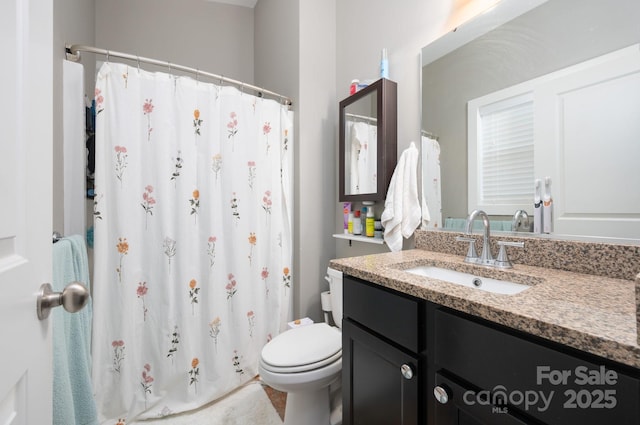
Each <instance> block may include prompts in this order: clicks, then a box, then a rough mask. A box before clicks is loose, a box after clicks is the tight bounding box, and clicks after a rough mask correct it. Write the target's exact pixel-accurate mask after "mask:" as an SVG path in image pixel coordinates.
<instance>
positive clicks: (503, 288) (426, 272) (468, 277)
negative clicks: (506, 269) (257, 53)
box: [405, 266, 530, 295]
mask: <svg viewBox="0 0 640 425" xmlns="http://www.w3.org/2000/svg"><path fill="white" fill-rule="evenodd" d="M405 271H406V272H409V273H413V274H415V275H418V276H426V277H430V278H433V279H438V280H443V281H445V282H449V283H455V284H457V285H462V286H468V287H469V288H477V289H480V290H482V291H487V292H493V293H494V294H504V295H513V294H517V293H520V292H522V291H524V290H525V289H529V288H530V286H529V285H523V284H521V283H515V282H509V281H507V280H498V279H491V278H488V277H482V276H476V275H472V274H469V273H463V272H458V271H455V270H449V269H444V268H442V267H435V266H420V267H413V268H411V269H406V270H405Z"/></svg>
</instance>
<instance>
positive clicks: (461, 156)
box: [421, 0, 640, 240]
mask: <svg viewBox="0 0 640 425" xmlns="http://www.w3.org/2000/svg"><path fill="white" fill-rule="evenodd" d="M638 16H640V2H638V1H637V0H611V1H607V2H603V1H601V0H547V1H545V0H532V1H516V0H502V1H501V2H500V3H498V5H497V6H495V7H494V8H493V9H491V10H489V11H487V12H486V13H484V14H482V15H480V16H478V17H477V18H475V19H473V20H472V21H470V22H468V23H465V24H464V25H462V26H460V27H459V28H457V29H456V31H453V32H450V33H448V34H446V35H445V36H443V37H442V38H440V39H438V40H436V41H435V42H433V43H431V44H429V45H427V46H426V47H424V48H423V49H422V52H421V57H422V64H421V70H422V84H421V85H422V105H421V107H422V130H423V134H425V133H427V132H428V133H429V134H433V135H437V136H438V141H439V148H440V168H441V170H440V182H441V202H442V208H441V211H442V219H443V222H446V220H445V219H446V218H452V219H453V220H452V221H454V222H455V221H461V220H463V219H464V218H465V217H466V216H467V215H468V213H469V211H471V210H473V209H475V208H478V207H483V206H482V204H480V203H479V201H473V199H471V198H473V196H470V192H471V191H474V192H475V191H476V187H474V185H475V184H476V183H477V177H476V176H477V174H470V170H473V169H477V166H478V163H477V156H474V155H473V153H472V154H471V156H470V149H474V146H476V145H474V144H473V143H474V142H473V140H472V139H473V137H476V136H477V133H476V132H475V130H474V129H473V128H472V122H473V121H474V120H477V117H478V115H479V114H478V109H470V108H472V107H473V104H474V103H473V102H478V101H483V100H486V99H487V98H490V97H491V96H496V95H500V96H502V99H508V98H509V96H510V95H509V92H508V90H512V89H514V88H516V89H518V90H520V91H519V92H518V90H516V92H517V93H520V94H521V93H523V92H526V91H527V90H529V89H528V88H527V85H529V86H532V87H538V86H535V85H536V84H541V86H542V87H543V89H544V90H546V91H547V94H549V93H551V94H552V95H553V96H547V97H548V98H550V99H551V101H549V100H547V101H545V102H540V101H539V100H538V99H539V97H537V96H538V94H537V92H536V91H535V89H531V90H529V92H530V93H534V94H535V96H534V102H538V103H537V104H535V103H534V107H533V108H534V109H536V108H537V109H538V110H541V111H543V112H544V113H540V114H538V113H536V114H534V118H535V121H533V124H532V126H533V127H532V128H533V133H534V136H533V138H534V140H535V144H534V148H533V149H534V152H532V153H531V154H530V155H532V157H533V161H534V162H535V166H534V169H533V171H532V174H531V175H530V179H531V181H530V183H525V186H527V185H529V186H527V187H528V188H529V190H530V193H529V194H528V195H527V196H528V198H527V199H528V201H527V204H526V205H525V206H526V209H525V211H527V212H528V213H529V215H532V213H533V187H534V182H533V180H534V178H539V179H542V182H543V183H544V179H545V177H546V176H550V177H551V182H552V184H551V192H552V196H553V199H554V227H555V229H554V233H556V234H559V235H562V236H567V235H576V236H588V237H603V238H625V239H626V238H629V239H633V240H640V192H639V191H638V190H637V188H638V187H640V167H637V158H639V157H640V143H638V140H640V124H638V120H637V117H638V116H640V70H639V69H638V65H637V64H638V63H639V62H640V61H639V60H638V57H639V55H640V49H639V48H638V43H640V31H638V21H637V17H638ZM623 51H625V52H626V53H627V54H628V58H629V59H628V63H629V64H630V65H629V68H627V69H625V70H623V71H619V69H620V68H615V67H617V66H618V65H617V64H614V65H611V66H610V65H603V66H604V67H609V68H612V67H614V68H615V69H616V72H617V74H612V75H613V76H609V77H606V76H605V77H599V78H601V79H600V80H598V81H597V82H596V83H579V81H582V80H583V79H584V75H583V74H584V73H580V72H582V71H580V72H575V69H580V68H579V67H580V66H583V67H587V68H588V67H589V66H591V69H601V68H603V66H600V65H598V64H597V62H598V61H600V62H601V63H603V64H610V63H613V62H607V61H609V59H611V58H612V57H616V55H622V54H621V53H620V52H623ZM605 58H608V59H605ZM594 61H595V62H596V65H598V66H600V68H597V66H592V65H593V63H594ZM598 72H599V71H598ZM545 79H546V80H545ZM541 81H542V83H540V82H541ZM577 84H581V85H577ZM523 87H524V88H523ZM616 90H617V92H615V91H616ZM505 93H506V94H505ZM514 96H516V95H514ZM514 96H512V98H515V97H514ZM623 102H624V103H623ZM470 105H471V106H470ZM542 105H544V107H543V106H542ZM585 105H590V106H588V107H587V106H585ZM598 105H600V108H599V109H598ZM602 105H605V106H602ZM576 111H578V112H577V113H576ZM612 111H613V112H612ZM634 116H635V117H636V118H633V117H634ZM476 124H477V122H476ZM423 141H424V137H423ZM538 141H540V142H542V143H538ZM543 145H544V146H543ZM470 158H471V159H470ZM538 170H542V171H538ZM422 175H423V187H425V186H426V185H428V184H430V183H431V182H432V178H431V177H430V175H429V170H427V169H425V168H424V167H423V170H422ZM470 175H471V176H472V177H470ZM528 180H529V178H527V180H526V181H527V182H528ZM505 193H506V191H502V189H499V191H498V192H497V194H498V195H500V196H502V195H503V194H505ZM471 195H472V194H471ZM515 211H516V208H512V209H511V210H506V211H504V210H503V211H499V209H498V212H493V213H492V215H493V216H492V220H493V219H496V221H502V222H503V223H505V228H504V229H503V230H510V229H509V228H508V223H510V222H511V218H512V216H513V214H514V213H515ZM445 228H446V226H445ZM498 229H500V228H499V227H498ZM492 230H493V229H492Z"/></svg>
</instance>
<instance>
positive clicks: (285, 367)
mask: <svg viewBox="0 0 640 425" xmlns="http://www.w3.org/2000/svg"><path fill="white" fill-rule="evenodd" d="M341 357H342V334H341V332H340V330H339V329H337V328H334V327H331V326H329V325H327V324H326V323H316V324H313V325H308V326H303V327H300V328H295V329H291V330H288V331H286V332H283V333H281V334H280V335H278V336H277V337H275V338H274V339H272V340H271V341H270V342H269V343H268V344H267V345H265V346H264V348H263V349H262V355H261V359H260V363H261V364H262V366H263V367H264V368H265V369H266V370H269V371H271V372H274V373H298V372H305V371H310V370H314V369H318V368H321V367H324V366H326V365H328V364H331V363H334V362H336V361H337V360H339V359H341Z"/></svg>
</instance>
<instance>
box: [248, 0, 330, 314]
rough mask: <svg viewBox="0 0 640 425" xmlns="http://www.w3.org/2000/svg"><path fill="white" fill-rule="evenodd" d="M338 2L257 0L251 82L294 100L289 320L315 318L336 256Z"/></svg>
mask: <svg viewBox="0 0 640 425" xmlns="http://www.w3.org/2000/svg"><path fill="white" fill-rule="evenodd" d="M335 4H336V0H299V1H295V2H294V1H290V0H260V1H259V2H258V4H257V6H256V9H255V10H256V15H255V28H256V29H255V37H256V42H255V47H256V53H255V61H256V81H258V82H259V83H260V84H261V85H264V86H265V87H271V88H275V89H278V90H280V91H281V92H282V93H287V94H288V95H290V96H292V97H293V99H294V105H293V110H294V112H295V114H296V128H295V131H296V135H295V143H294V149H295V151H294V157H295V183H294V197H295V199H294V217H295V219H294V268H293V270H294V288H295V289H294V292H293V297H294V303H293V310H294V311H293V315H294V317H303V316H309V317H311V318H312V319H314V320H320V319H321V318H322V313H321V309H320V296H319V294H320V292H321V291H324V290H328V285H327V283H326V282H325V281H324V279H323V278H324V275H325V273H326V267H327V264H328V262H329V260H330V259H331V258H334V257H335V245H334V242H333V240H332V237H331V233H332V231H333V224H334V223H333V215H332V214H330V213H329V214H328V213H327V211H326V208H325V207H324V206H326V205H332V204H333V202H334V199H335V197H336V194H335V189H334V188H335V176H336V168H335V165H334V164H335V161H334V158H335V146H336V143H335V140H334V136H335V128H336V118H337V117H336V115H335V107H334V105H335V102H336V96H335V90H334V87H335V58H336V54H335V49H336V38H335V34H336V30H335V16H336V14H335Z"/></svg>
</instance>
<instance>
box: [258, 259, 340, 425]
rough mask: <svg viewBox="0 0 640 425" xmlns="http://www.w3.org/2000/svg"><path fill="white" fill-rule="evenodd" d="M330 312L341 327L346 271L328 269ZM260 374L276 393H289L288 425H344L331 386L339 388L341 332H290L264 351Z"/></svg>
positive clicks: (321, 327)
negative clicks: (343, 286)
mask: <svg viewBox="0 0 640 425" xmlns="http://www.w3.org/2000/svg"><path fill="white" fill-rule="evenodd" d="M327 274H328V279H327V280H329V290H330V296H331V313H332V316H333V321H334V322H335V323H336V325H337V326H338V327H341V326H342V272H340V271H337V270H334V269H331V268H328V269H327ZM258 370H259V373H260V377H261V378H262V380H263V381H264V382H265V383H266V384H267V385H269V386H270V387H272V388H275V389H276V390H279V391H284V392H286V393H287V405H286V409H285V415H284V425H302V424H304V425H329V424H332V425H337V424H341V423H342V405H341V398H340V395H339V393H338V395H337V397H336V398H337V403H338V404H339V406H337V407H334V409H333V410H334V413H333V414H332V403H331V400H330V394H329V393H330V387H331V388H332V389H335V387H336V385H339V383H340V373H341V371H342V332H341V330H340V329H339V328H337V327H333V326H329V324H327V323H314V324H312V325H307V326H301V327H299V328H294V329H290V330H288V331H286V332H283V333H281V334H280V335H278V336H276V337H275V338H273V339H272V340H271V341H269V342H268V343H267V345H265V346H264V347H263V349H262V353H261V356H260V365H259V368H258Z"/></svg>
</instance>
